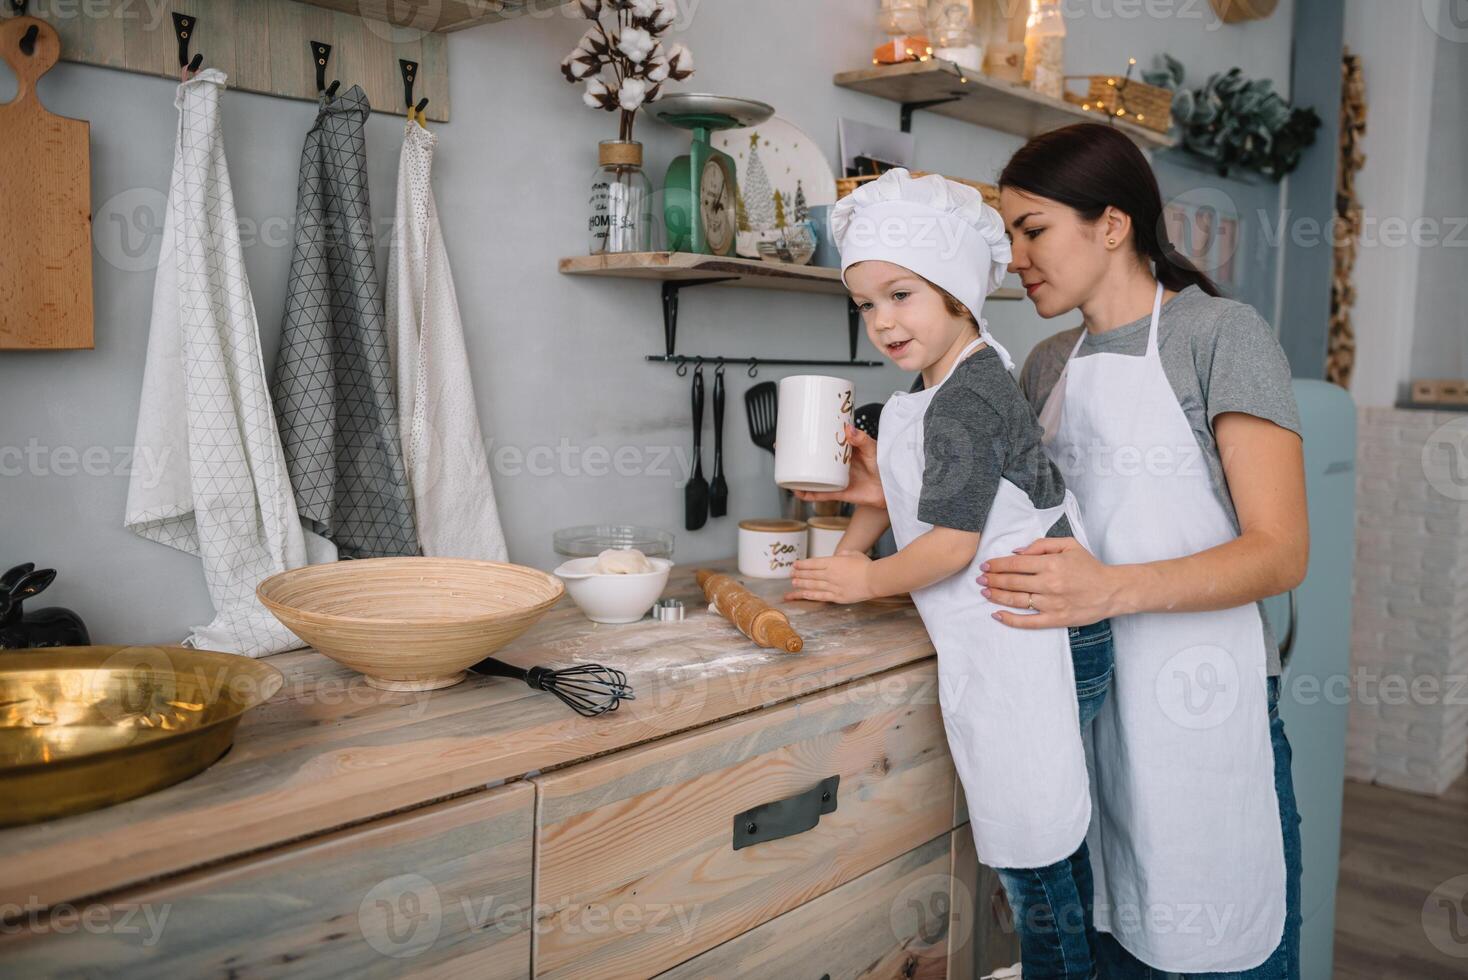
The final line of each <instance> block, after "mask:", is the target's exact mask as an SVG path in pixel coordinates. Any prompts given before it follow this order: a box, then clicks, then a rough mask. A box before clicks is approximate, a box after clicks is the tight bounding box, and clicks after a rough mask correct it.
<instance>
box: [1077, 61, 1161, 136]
mask: <svg viewBox="0 0 1468 980" xmlns="http://www.w3.org/2000/svg"><path fill="white" fill-rule="evenodd" d="M1076 77H1080V78H1084V79H1086V80H1087V82H1088V83H1089V88H1088V89H1087V91H1086V94H1085V95H1084V96H1080V95H1076V94H1075V93H1073V92H1067V93H1065V98H1066V101H1068V102H1074V103H1075V104H1076V105H1079V106H1089V107H1090V109H1091V111H1092V112H1104V113H1105V114H1106V115H1108V116H1115V115H1116V110H1118V109H1125V110H1126V115H1124V116H1122V117H1120V118H1122V119H1125V120H1126V121H1127V122H1133V123H1136V124H1137V125H1139V126H1145V127H1147V128H1148V129H1152V130H1156V131H1157V132H1159V133H1165V132H1167V131H1168V130H1169V129H1171V128H1172V92H1171V91H1170V90H1168V89H1165V88H1163V87H1161V86H1160V85H1148V84H1147V83H1146V82H1139V81H1137V80H1136V79H1135V78H1133V79H1130V80H1128V79H1126V78H1118V77H1117V76H1115V75H1081V76H1076Z"/></svg>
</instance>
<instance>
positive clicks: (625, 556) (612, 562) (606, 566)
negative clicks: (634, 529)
mask: <svg viewBox="0 0 1468 980" xmlns="http://www.w3.org/2000/svg"><path fill="white" fill-rule="evenodd" d="M592 570H593V571H594V572H596V573H598V574H600V575H642V574H644V573H646V572H652V571H656V569H655V568H653V564H652V562H650V561H648V560H647V556H646V555H644V554H643V553H642V552H641V551H638V550H637V549H636V548H608V549H607V550H606V551H603V552H602V553H601V554H599V555H597V556H596V565H595V567H594V568H593V569H592Z"/></svg>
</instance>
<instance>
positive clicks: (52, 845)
mask: <svg viewBox="0 0 1468 980" xmlns="http://www.w3.org/2000/svg"><path fill="white" fill-rule="evenodd" d="M695 568H716V569H719V570H722V571H729V572H731V573H732V572H733V570H734V562H733V560H732V559H728V560H724V561H719V562H705V563H700V564H697V565H688V566H686V567H685V566H679V567H675V568H674V570H673V575H672V577H671V578H670V579H669V582H668V588H667V590H666V591H665V592H664V595H667V596H675V597H677V598H680V599H682V600H683V601H684V603H685V604H686V606H687V613H686V618H685V620H684V621H683V622H681V623H674V624H664V623H656V622H653V621H652V620H651V619H645V620H643V621H642V622H639V623H631V624H628V625H625V626H608V625H602V624H597V623H592V622H591V621H589V620H587V619H586V618H585V617H584V616H582V615H581V612H580V610H578V609H577V608H576V607H575V605H574V604H573V603H572V602H571V599H570V597H569V596H567V597H565V598H563V599H562V600H561V602H560V603H558V604H557V605H556V606H555V608H553V609H552V610H551V611H550V612H549V613H547V614H546V615H545V617H544V618H543V619H542V620H541V621H540V622H539V623H537V624H536V625H535V626H534V627H533V628H532V629H531V630H530V631H529V632H527V633H526V634H525V635H523V636H521V637H520V638H519V639H518V640H516V641H515V642H514V643H512V644H510V645H509V646H507V647H505V648H504V649H503V650H501V651H500V652H499V654H498V656H499V657H500V658H501V659H504V660H507V661H510V662H512V663H516V664H519V665H522V666H529V665H531V664H536V663H539V664H545V665H550V666H569V665H571V664H574V663H584V662H592V661H595V662H598V663H602V664H605V665H607V666H609V667H617V668H620V669H621V670H623V671H625V672H626V673H627V677H628V680H629V682H630V683H631V684H632V686H633V688H634V690H635V691H636V695H637V697H636V700H634V701H629V702H623V704H622V706H621V707H620V708H619V709H618V710H617V711H615V712H611V713H610V714H606V715H602V716H600V717H597V718H582V717H581V716H579V715H577V714H576V713H575V712H573V711H572V710H571V709H570V708H569V707H567V706H565V705H563V704H561V702H560V701H559V700H557V699H556V698H555V697H553V696H552V695H550V694H546V693H543V692H539V691H533V690H531V689H530V688H528V687H526V686H525V685H524V684H523V683H521V682H519V681H515V680H510V679H507V678H492V677H480V676H477V675H470V678H469V680H467V681H465V682H463V683H461V684H458V685H456V686H454V687H451V688H447V689H445V690H442V691H433V692H428V693H424V694H395V693H388V692H383V691H378V690H375V689H374V688H371V687H368V686H367V685H366V683H365V682H364V681H363V680H362V678H361V677H360V676H359V675H358V674H356V673H355V672H353V671H351V670H348V669H347V668H345V667H341V666H339V665H338V664H336V663H335V662H333V661H331V660H328V659H327V658H326V657H323V656H322V655H320V654H318V653H316V652H314V651H311V650H303V651H297V652H294V653H286V654H280V655H278V656H275V657H272V658H270V660H269V663H271V664H273V665H274V666H276V667H278V668H279V669H280V671H281V672H282V673H283V674H284V675H285V679H286V680H285V685H284V687H282V689H281V691H280V693H278V694H277V695H276V696H275V697H274V698H272V699H271V700H270V701H269V702H268V703H266V704H264V705H261V706H260V707H258V708H256V709H254V710H253V711H251V712H250V713H249V714H247V715H246V716H245V718H244V720H243V721H242V722H241V724H240V727H239V731H238V734H237V736H236V738H235V744H234V747H233V748H232V749H231V750H230V751H229V753H228V754H227V755H225V757H224V758H223V759H221V760H220V761H219V762H218V763H216V764H215V765H214V766H212V767H210V768H209V769H207V770H205V771H204V772H202V773H200V774H199V775H197V776H195V777H193V778H192V779H189V780H186V781H184V782H182V783H179V784H178V785H176V786H171V787H169V788H167V789H164V790H160V791H159V792H157V793H153V794H151V795H148V796H144V797H141V798H139V799H136V800H130V801H128V802H126V803H121V804H118V805H117V806H113V807H107V808H104V809H101V810H94V811H92V812H90V813H83V814H78V815H76V816H74V817H66V818H63V819H60V820H53V821H49V822H45V823H40V824H33V825H31V826H27V827H15V828H10V829H7V830H0V865H3V866H4V868H5V874H4V875H3V876H0V907H3V906H5V905H12V906H14V905H18V906H20V907H22V908H33V907H45V906H50V905H54V904H56V903H59V902H64V901H75V900H77V899H80V898H84V897H90V896H94V895H99V894H104V893H107V892H111V891H114V890H117V889H119V888H123V887H126V886H129V885H134V884H137V883H139V882H142V881H146V880H149V879H153V878H158V877H162V876H166V875H171V874H175V873H178V872H181V871H184V870H187V869H190V868H195V867H199V866H202V865H206V864H212V863H217V862H219V861H222V860H225V859H228V858H233V857H237V856H239V855H243V854H246V853H248V852H250V851H255V850H259V849H262V848H267V847H272V846H275V845H278V844H282V843H284V842H286V841H290V840H294V839H298V838H302V837H308V836H314V835H317V834H321V833H325V832H327V831H330V830H334V829H338V828H341V827H344V826H348V825H351V824H354V823H360V822H363V821H367V820H371V819H373V818H376V817H379V816H381V815H383V814H386V813H390V812H392V811H395V810H401V809H406V808H410V807H415V806H420V805H423V804H425V803H428V802H431V801H433V800H436V799H442V798H444V797H448V796H452V795H455V794H461V793H466V792H471V791H474V790H476V789H480V788H482V787H485V786H486V785H494V784H496V783H499V782H503V781H505V780H511V779H516V778H519V777H522V776H525V775H533V774H535V773H537V772H540V771H542V770H545V769H549V768H552V767H556V766H563V765H566V764H568V763H572V762H577V761H581V760H584V759H588V758H591V757H592V756H596V755H600V754H602V753H605V752H611V751H614V750H617V749H623V748H626V747H628V746H631V745H636V744H638V743H640V742H646V741H650V740H652V739H657V738H662V737H665V736H667V735H670V734H673V733H675V732H680V731H685V730H687V729H691V728H696V727H698V726H700V725H705V724H708V723H709V722H712V721H717V720H719V719H722V718H728V717H731V716H733V715H737V714H741V713H743V712H746V711H750V710H753V709H756V708H759V707H762V706H764V705H769V704H773V703H776V702H780V701H787V700H790V699H792V698H795V697H800V696H803V695H808V694H812V693H814V692H817V691H820V690H823V689H826V688H829V687H833V686H835V685H837V684H841V683H843V682H845V681H849V680H851V679H853V678H859V677H865V676H868V675H871V674H876V673H878V672H881V671H884V670H890V669H892V668H894V667H900V666H902V665H905V664H909V663H913V662H915V661H919V660H922V659H924V658H926V657H930V656H932V655H933V646H932V643H931V642H930V641H929V639H928V634H927V632H926V631H925V630H924V629H923V625H922V620H921V619H919V617H918V614H917V611H916V610H915V609H914V608H913V607H912V606H911V605H907V604H903V605H890V604H879V603H863V604H860V605H854V606H833V605H826V604H823V603H813V602H794V603H788V604H783V605H782V608H784V610H785V612H786V613H787V614H788V615H789V616H790V620H791V622H792V623H793V624H794V625H795V627H796V629H797V630H798V631H799V632H800V634H801V635H802V637H803V638H804V640H805V649H804V650H803V651H802V652H801V653H798V654H785V653H776V652H774V651H771V650H764V649H760V648H758V647H756V646H755V645H754V644H753V643H752V642H751V641H749V640H747V639H746V638H745V637H744V636H743V635H742V634H740V633H739V632H738V631H737V630H736V629H735V628H734V627H733V626H732V625H730V624H729V623H728V622H726V621H725V620H723V619H722V618H719V617H717V616H714V615H712V614H710V613H709V612H708V611H707V603H706V602H704V601H703V596H702V593H701V592H700V591H699V590H698V587H697V586H696V585H695V584H694V581H693V571H694V569H695ZM742 581H744V582H745V584H746V585H748V586H749V587H750V589H751V590H752V591H754V592H756V593H757V594H759V595H761V596H763V597H765V598H766V599H768V600H769V601H771V602H772V603H780V596H781V595H782V594H783V592H784V590H785V589H786V587H787V584H788V583H787V582H786V581H784V580H776V581H764V580H759V579H747V580H742Z"/></svg>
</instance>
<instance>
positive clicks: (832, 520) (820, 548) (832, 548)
mask: <svg viewBox="0 0 1468 980" xmlns="http://www.w3.org/2000/svg"><path fill="white" fill-rule="evenodd" d="M806 523H807V524H808V525H810V539H809V541H808V542H807V543H806V546H805V556H806V557H807V558H829V557H831V556H832V555H834V554H835V553H836V546H837V545H838V544H840V543H841V537H842V535H844V534H845V533H846V528H847V527H848V526H850V524H851V518H849V517H812V518H811V519H810V520H809V521H807V522H806Z"/></svg>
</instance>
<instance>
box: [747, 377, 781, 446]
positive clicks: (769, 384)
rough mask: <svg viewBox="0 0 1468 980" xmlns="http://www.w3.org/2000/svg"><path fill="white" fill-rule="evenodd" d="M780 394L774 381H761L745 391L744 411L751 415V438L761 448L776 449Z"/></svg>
mask: <svg viewBox="0 0 1468 980" xmlns="http://www.w3.org/2000/svg"><path fill="white" fill-rule="evenodd" d="M779 408H780V394H779V390H778V389H777V388H776V387H775V382H773V381H761V382H760V383H759V384H757V385H755V386H754V387H752V388H750V389H749V390H748V391H746V392H745V393H744V412H745V414H746V415H748V416H749V438H751V439H753V440H754V444H755V445H756V446H758V447H760V448H761V449H768V450H769V451H770V452H771V453H774V451H775V413H776V412H777V411H778V410H779Z"/></svg>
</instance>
